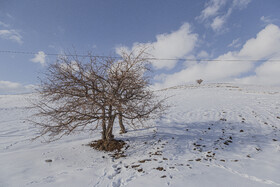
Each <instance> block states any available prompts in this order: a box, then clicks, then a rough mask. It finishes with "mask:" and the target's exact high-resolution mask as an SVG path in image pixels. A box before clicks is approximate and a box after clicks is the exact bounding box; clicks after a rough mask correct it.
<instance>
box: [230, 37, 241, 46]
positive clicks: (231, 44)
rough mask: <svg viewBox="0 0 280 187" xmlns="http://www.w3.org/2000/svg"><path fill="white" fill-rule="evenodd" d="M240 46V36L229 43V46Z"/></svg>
mask: <svg viewBox="0 0 280 187" xmlns="http://www.w3.org/2000/svg"><path fill="white" fill-rule="evenodd" d="M240 46H241V43H240V38H237V39H234V40H233V41H232V42H231V43H230V44H228V47H234V48H238V47H240Z"/></svg>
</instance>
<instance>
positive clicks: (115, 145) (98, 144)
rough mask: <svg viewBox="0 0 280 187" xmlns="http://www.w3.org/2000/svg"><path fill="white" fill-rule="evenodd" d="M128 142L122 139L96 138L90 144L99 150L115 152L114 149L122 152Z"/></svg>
mask: <svg viewBox="0 0 280 187" xmlns="http://www.w3.org/2000/svg"><path fill="white" fill-rule="evenodd" d="M125 144H126V143H125V142H124V141H122V140H115V139H113V140H110V141H107V140H96V141H93V142H91V143H89V144H88V145H89V146H90V147H92V148H94V149H97V150H99V151H108V152H113V151H118V152H120V151H121V149H122V148H123V147H124V145H125Z"/></svg>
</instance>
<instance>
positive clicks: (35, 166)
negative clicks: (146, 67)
mask: <svg viewBox="0 0 280 187" xmlns="http://www.w3.org/2000/svg"><path fill="white" fill-rule="evenodd" d="M158 94H159V95H164V96H172V97H171V98H169V100H168V104H169V105H171V107H170V108H169V110H168V111H167V113H166V115H165V116H162V118H161V119H158V120H157V121H154V122H151V123H150V124H146V126H147V127H146V128H140V129H137V130H133V129H130V130H129V132H128V133H127V134H124V135H119V134H118V133H117V132H118V129H115V134H116V137H117V138H118V139H122V140H125V141H126V142H127V145H129V147H128V146H127V147H126V148H127V149H126V151H125V154H126V155H127V156H126V157H122V158H119V159H114V158H112V157H110V156H108V153H103V152H98V151H96V150H93V149H91V148H90V147H88V146H85V144H87V143H88V142H90V141H92V140H94V139H98V138H99V137H100V134H99V133H98V132H96V133H93V134H90V133H87V132H85V133H80V134H77V135H73V136H68V137H64V138H62V139H61V140H59V141H56V142H53V143H50V144H46V143H41V142H40V140H36V141H30V139H31V138H33V137H35V136H36V133H37V129H36V128H34V127H33V126H31V125H30V124H29V122H28V121H26V118H28V116H30V115H31V114H32V113H33V112H34V111H32V110H31V109H29V108H27V107H28V105H29V104H28V101H27V100H28V99H32V98H34V95H6V96H0V166H1V167H0V186H68V187H69V186H102V187H103V186H114V187H116V186H133V187H135V186H141V187H142V186H168V185H169V186H215V187H216V186H238V187H240V186H254V187H255V186H280V177H279V176H280V88H275V87H261V86H241V85H232V84H205V85H199V86H198V85H186V86H178V87H174V88H170V89H166V90H162V91H159V92H158ZM50 160H51V162H50ZM46 161H47V162H46ZM48 161H49V162H48Z"/></svg>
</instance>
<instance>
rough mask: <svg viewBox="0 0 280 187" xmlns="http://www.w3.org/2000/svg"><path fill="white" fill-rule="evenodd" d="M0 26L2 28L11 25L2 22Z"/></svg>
mask: <svg viewBox="0 0 280 187" xmlns="http://www.w3.org/2000/svg"><path fill="white" fill-rule="evenodd" d="M0 26H2V27H9V26H10V25H9V24H6V23H4V22H2V21H0Z"/></svg>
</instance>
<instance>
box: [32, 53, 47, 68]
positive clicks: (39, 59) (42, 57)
mask: <svg viewBox="0 0 280 187" xmlns="http://www.w3.org/2000/svg"><path fill="white" fill-rule="evenodd" d="M46 56H47V55H46V54H45V53H44V52H43V51H39V52H38V53H37V54H35V57H34V58H32V59H30V61H31V62H34V63H40V64H41V65H42V66H44V65H45V63H46Z"/></svg>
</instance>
